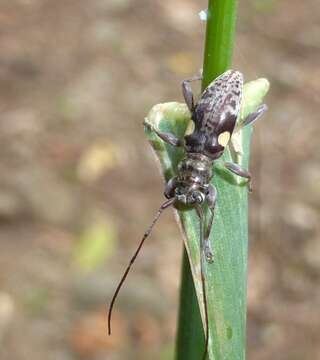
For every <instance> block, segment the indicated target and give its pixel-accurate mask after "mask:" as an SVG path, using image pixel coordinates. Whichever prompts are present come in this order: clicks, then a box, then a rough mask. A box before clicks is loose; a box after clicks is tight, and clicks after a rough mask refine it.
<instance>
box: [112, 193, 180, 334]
mask: <svg viewBox="0 0 320 360" xmlns="http://www.w3.org/2000/svg"><path fill="white" fill-rule="evenodd" d="M174 201H175V199H174V198H172V199H169V200H167V201H165V202H164V203H163V204H162V205H161V206H160V208H159V210H158V212H157V214H156V216H155V217H154V219H153V221H152V223H151V225H150V226H149V228H148V229H147V230H146V232H145V233H144V235H143V237H142V239H141V241H140V244H139V246H138V248H137V250H136V252H135V253H134V255H133V257H132V258H131V260H130V263H129V265H128V266H127V268H126V271H125V272H124V274H123V276H122V278H121V280H120V282H119V284H118V286H117V288H116V290H115V292H114V294H113V297H112V299H111V302H110V306H109V311H108V335H111V316H112V310H113V306H114V303H115V301H116V298H117V296H118V294H119V291H120V289H121V287H122V285H123V283H124V282H125V280H126V278H127V276H128V273H129V271H130V268H131V266H132V264H133V263H134V261H135V260H136V258H137V256H138V254H139V252H140V250H141V248H142V245H143V243H144V241H145V240H146V238H147V237H148V236H149V235H150V234H151V231H152V229H153V227H154V225H155V224H156V222H157V220H158V219H159V217H160V215H161V213H162V211H163V210H165V209H167V208H168V207H169V206H170V205H172V204H173V203H174Z"/></svg>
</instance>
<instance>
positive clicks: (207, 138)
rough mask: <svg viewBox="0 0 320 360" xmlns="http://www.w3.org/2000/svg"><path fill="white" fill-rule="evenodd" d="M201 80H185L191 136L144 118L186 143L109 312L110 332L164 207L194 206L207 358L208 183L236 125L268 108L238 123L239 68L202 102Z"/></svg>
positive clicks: (213, 194) (235, 168)
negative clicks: (196, 94) (197, 88)
mask: <svg viewBox="0 0 320 360" xmlns="http://www.w3.org/2000/svg"><path fill="white" fill-rule="evenodd" d="M200 79H201V77H200V76H195V77H193V78H190V79H187V80H184V81H183V82H182V91H183V96H184V99H185V102H186V104H187V106H188V108H189V110H190V112H191V120H192V121H193V123H194V130H193V132H192V133H191V134H190V135H186V136H185V137H184V139H178V138H177V137H176V136H175V135H174V134H171V133H165V132H160V131H159V130H157V129H156V128H155V127H154V126H153V125H151V124H149V123H147V122H146V121H145V122H144V125H145V126H146V127H147V128H149V130H151V131H153V132H155V133H156V134H157V135H158V136H159V138H160V139H162V140H163V141H164V142H166V143H168V144H170V145H172V146H176V147H183V148H184V150H185V157H184V158H183V159H182V160H181V161H180V163H179V165H178V171H177V176H175V177H173V178H172V179H170V180H169V181H168V183H167V185H166V187H165V190H164V196H165V197H166V198H167V200H166V201H165V202H164V203H163V204H162V205H161V206H160V208H159V210H158V212H157V214H156V216H155V217H154V219H153V221H152V223H151V225H150V226H149V228H148V229H147V231H146V232H145V233H144V235H143V237H142V240H141V242H140V244H139V246H138V248H137V250H136V252H135V254H134V255H133V257H132V259H131V261H130V263H129V265H128V267H127V269H126V271H125V273H124V275H123V276H122V278H121V281H120V283H119V285H118V286H117V288H116V290H115V293H114V295H113V297H112V300H111V303H110V307H109V313H108V333H109V335H110V334H111V315H112V309H113V305H114V302H115V300H116V297H117V295H118V293H119V291H120V288H121V286H122V284H123V283H124V281H125V279H126V277H127V275H128V273H129V270H130V268H131V266H132V264H133V263H134V261H135V259H136V257H137V256H138V254H139V251H140V249H141V247H142V245H143V243H144V241H145V239H146V238H147V237H148V236H149V235H150V233H151V231H152V228H153V227H154V225H155V223H156V222H157V220H158V218H159V217H160V215H161V213H162V211H163V210H165V209H167V208H168V207H169V206H171V205H177V204H179V203H180V204H183V205H187V206H190V207H193V208H195V209H196V212H197V214H198V217H199V223H200V252H201V253H200V259H201V282H202V293H203V303H204V315H205V349H204V354H203V359H205V358H206V355H207V352H208V340H209V326H208V309H207V300H206V286H205V277H204V265H205V261H207V262H208V263H212V262H213V252H212V249H211V245H210V242H209V235H210V232H211V228H212V225H213V219H214V209H215V204H216V199H217V191H216V189H215V187H214V186H213V185H212V184H210V180H211V178H212V176H213V162H214V161H215V160H216V159H218V158H220V157H221V156H222V154H223V152H224V149H225V147H226V146H227V144H228V143H229V140H230V139H231V136H232V133H233V132H234V130H235V128H236V126H238V129H240V128H242V127H244V126H246V125H249V124H252V123H253V122H255V121H256V120H257V119H258V118H259V117H260V116H261V115H262V114H263V113H264V112H265V111H266V110H267V106H266V105H265V104H263V105H261V106H259V107H258V108H257V110H256V111H255V112H253V113H252V114H250V115H249V116H248V117H247V118H246V119H245V120H244V121H243V122H242V123H241V124H240V125H237V118H238V117H239V114H240V106H241V100H242V93H243V76H242V74H241V73H240V72H239V71H235V70H227V71H226V72H225V73H223V74H222V75H220V76H219V77H218V78H217V79H215V80H214V81H212V82H211V83H210V84H209V86H208V87H207V88H206V89H205V90H204V91H203V93H202V95H201V97H200V99H199V101H198V102H197V103H195V102H194V98H193V94H192V89H191V85H190V83H191V82H192V81H195V80H200ZM238 129H237V130H238ZM224 166H225V167H226V168H227V169H228V170H230V171H231V172H232V173H234V174H236V175H238V176H241V177H244V178H246V179H247V180H248V185H249V191H251V186H250V183H251V175H250V173H249V172H248V171H246V170H245V169H242V168H241V167H240V166H239V165H238V164H235V163H232V162H226V163H224ZM205 203H207V205H208V208H209V211H210V218H209V222H208V226H207V229H204V210H203V206H204V204H205Z"/></svg>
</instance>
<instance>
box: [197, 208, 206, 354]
mask: <svg viewBox="0 0 320 360" xmlns="http://www.w3.org/2000/svg"><path fill="white" fill-rule="evenodd" d="M196 211H197V214H198V217H199V223H200V271H201V285H202V300H203V307H204V322H205V329H204V331H205V345H204V352H203V355H202V360H205V359H206V357H207V353H208V345H209V318H208V303H207V293H206V281H205V280H206V277H205V259H206V255H205V242H204V235H203V230H204V229H203V227H204V214H203V209H202V207H201V206H199V205H196Z"/></svg>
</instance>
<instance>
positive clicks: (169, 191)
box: [164, 176, 178, 199]
mask: <svg viewBox="0 0 320 360" xmlns="http://www.w3.org/2000/svg"><path fill="white" fill-rule="evenodd" d="M177 184H178V181H177V177H176V176H175V177H173V178H171V179H170V180H169V181H168V182H167V184H166V187H165V189H164V196H165V197H166V198H167V199H171V198H173V197H174V190H175V189H176V187H177Z"/></svg>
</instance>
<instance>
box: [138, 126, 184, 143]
mask: <svg viewBox="0 0 320 360" xmlns="http://www.w3.org/2000/svg"><path fill="white" fill-rule="evenodd" d="M143 125H144V126H145V127H146V128H148V129H149V130H150V131H153V132H154V133H156V134H157V135H158V136H159V138H160V139H161V140H163V141H164V142H166V143H167V144H170V145H172V146H177V147H181V146H183V145H184V141H183V140H180V139H178V138H177V137H176V136H175V135H173V134H171V133H167V132H162V131H159V130H157V129H156V128H155V127H154V126H153V125H151V124H150V123H148V122H147V121H144V122H143Z"/></svg>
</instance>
